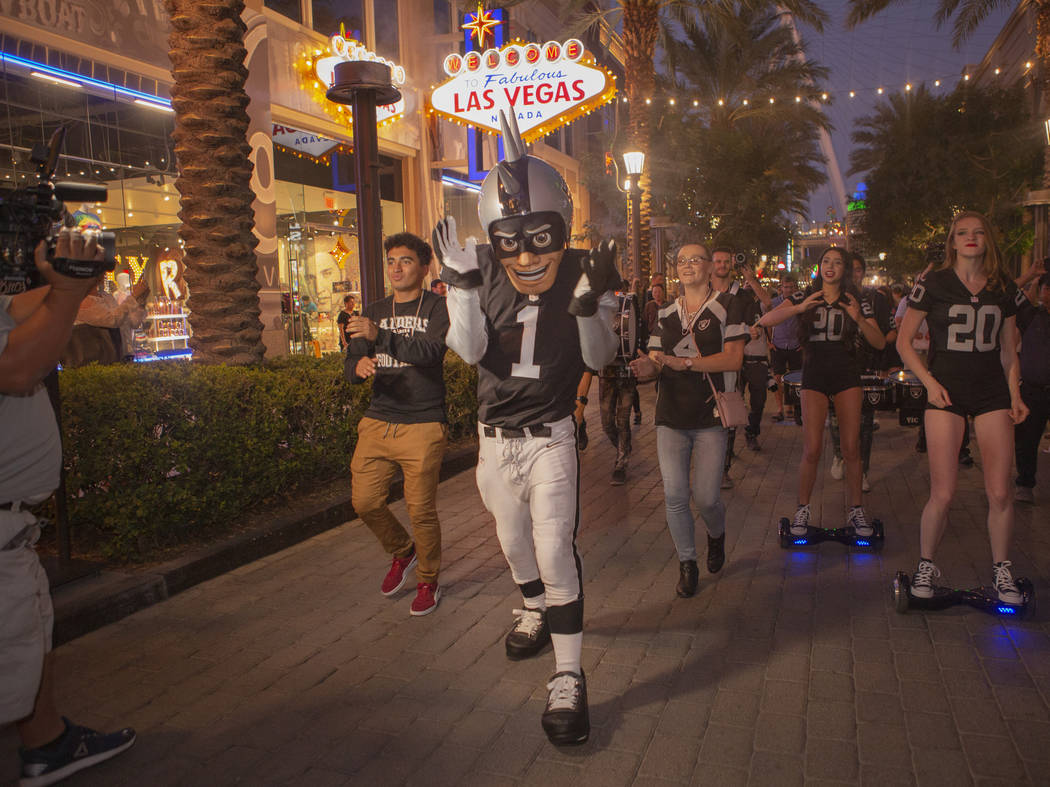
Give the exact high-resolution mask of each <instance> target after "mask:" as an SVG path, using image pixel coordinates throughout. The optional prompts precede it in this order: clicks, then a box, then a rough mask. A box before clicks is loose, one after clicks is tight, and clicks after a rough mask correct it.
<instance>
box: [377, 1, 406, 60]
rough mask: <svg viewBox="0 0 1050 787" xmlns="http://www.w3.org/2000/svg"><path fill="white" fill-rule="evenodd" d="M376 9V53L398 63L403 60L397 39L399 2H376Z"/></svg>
mask: <svg viewBox="0 0 1050 787" xmlns="http://www.w3.org/2000/svg"><path fill="white" fill-rule="evenodd" d="M373 2H374V0H373ZM375 10H376V13H375V28H376V54H377V55H380V56H382V57H385V58H389V59H390V60H393V61H394V62H395V63H397V62H399V61H400V60H401V47H400V46H399V45H398V40H397V2H396V0H395V1H393V2H381V3H376V9H375Z"/></svg>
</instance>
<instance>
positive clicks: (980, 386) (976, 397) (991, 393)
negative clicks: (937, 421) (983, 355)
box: [926, 367, 1010, 418]
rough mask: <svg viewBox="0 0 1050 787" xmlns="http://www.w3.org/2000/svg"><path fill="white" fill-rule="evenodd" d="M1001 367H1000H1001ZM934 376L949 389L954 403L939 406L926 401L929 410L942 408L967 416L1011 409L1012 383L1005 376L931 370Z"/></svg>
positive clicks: (949, 394) (947, 411) (950, 397)
mask: <svg viewBox="0 0 1050 787" xmlns="http://www.w3.org/2000/svg"><path fill="white" fill-rule="evenodd" d="M1001 368H1002V367H1000V369H1001ZM931 373H932V374H933V376H934V379H936V380H937V382H939V383H940V384H941V385H943V386H944V388H945V390H947V391H948V398H949V399H951V400H952V403H951V404H950V405H948V406H947V407H937V406H935V405H932V404H930V403H929V402H926V409H927V410H943V411H944V412H946V413H955V414H956V415H959V416H962V417H963V418H966V417H968V416H970V417H974V418H976V417H977V416H978V415H984V414H985V413H991V412H994V411H996V410H1009V409H1010V386H1009V385H1007V384H1006V377H1005V375H1003V374H1002V372H1000V373H999V374H975V375H973V376H969V377H967V378H965V379H963V378H960V377H958V376H956V377H951V376H948V375H943V374H942V375H940V376H939V375H938V374H937V373H936V372H933V371H932V370H931Z"/></svg>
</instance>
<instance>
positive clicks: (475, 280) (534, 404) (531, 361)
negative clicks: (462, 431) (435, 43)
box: [434, 112, 619, 744]
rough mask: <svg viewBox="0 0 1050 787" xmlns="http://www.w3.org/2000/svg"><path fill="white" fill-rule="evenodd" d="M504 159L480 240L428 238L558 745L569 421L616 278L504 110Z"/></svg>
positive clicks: (568, 543) (524, 636) (573, 455)
mask: <svg viewBox="0 0 1050 787" xmlns="http://www.w3.org/2000/svg"><path fill="white" fill-rule="evenodd" d="M500 123H501V126H502V130H503V143H504V146H505V150H506V151H507V155H506V160H504V161H501V162H500V163H499V164H498V165H497V166H496V167H494V168H493V169H492V170H491V171H490V172H489V173H488V175H487V176H486V177H485V180H484V182H483V183H482V186H481V194H480V196H479V201H478V216H479V218H480V219H481V226H482V227H484V228H485V229H486V231H487V233H488V237H489V241H490V244H489V245H483V246H476V244H475V241H474V239H473V238H471V239H468V240H467V243H466V246H465V247H463V246H461V245H460V242H459V240H458V238H457V237H456V224H455V221H454V220H453V219H452V218H447V219H444V220H443V221H442V222H440V223H439V224H438V227H437V229H436V230H435V232H434V235H435V247H436V248H437V250H438V253H439V255H440V257H441V259H442V262H443V263H444V264H443V267H442V274H441V275H442V279H444V280H445V281H446V282H447V283H448V284H449V290H448V311H449V320H450V327H449V333H448V339H447V341H448V346H449V347H451V348H452V349H453V350H454V351H455V352H457V353H458V354H459V355H460V357H461V358H463V360H465V361H466V362H467V363H470V364H477V365H478V421H479V423H478V428H479V431H480V439H479V442H480V447H479V455H478V469H477V478H478V489H479V490H480V492H481V498H482V501H483V502H484V503H485V507H486V508H487V509H488V510H489V511H490V512H491V513H492V515H493V516H494V517H495V519H496V534H497V535H498V537H499V540H500V545H501V546H502V547H503V554H504V556H505V557H506V558H507V563H508V564H510V570H511V574H512V575H513V577H514V581H515V582H516V583H517V584H518V587H519V588H520V589H521V594H522V597H523V599H524V601H523V604H522V609H520V610H515V611H514V614H515V615H516V616H517V620H516V621H515V624H514V627H513V628H512V630H511V631H510V633H509V634H508V635H507V638H506V649H507V656H508V657H510V658H512V659H520V658H525V657H528V656H532V655H535V654H536V653H538V652H539V651H540V650H541V649H542V648H543V647H544V645H545V644H546V642H547V640H548V639H549V640H551V641H552V643H553V645H554V658H555V662H556V670H555V673H554V676H553V677H552V678H551V679H550V681H549V682H548V683H547V689H548V691H549V694H548V699H547V707H546V710H545V711H544V713H543V729H544V730H545V731H546V733H547V737H548V738H549V739H550V741H551V742H552V743H555V744H575V743H582V742H584V741H585V740H587V737H588V735H589V734H590V718H589V715H588V709H587V684H586V681H585V679H584V675H583V668H582V666H581V647H582V639H583V584H582V567H581V564H580V557H579V555H578V553H577V551H576V531H577V529H578V527H579V515H580V511H579V457H578V454H577V450H576V434H575V427H574V423H573V418H572V414H573V410H574V407H575V400H576V391H577V384H578V383H579V381H580V377H581V375H582V374H583V372H584V369H585V368H586V367H590V368H592V369H600V368H602V367H603V366H605V365H606V364H608V363H610V362H611V361H612V359H613V357H614V356H615V354H616V349H617V339H616V335H615V334H614V333H613V330H612V324H613V313H614V312H615V309H616V300H615V298H614V297H613V296H612V294H611V293H609V292H608V290H609V288H610V287H611V286H613V285H614V284H615V283H616V282H618V281H619V275H618V274H617V272H616V266H615V258H616V254H615V247H614V246H613V245H612V244H603V245H602V246H601V247H600V248H599V249H597V250H594V251H591V252H589V253H588V252H585V251H580V250H578V249H569V248H566V246H567V241H568V238H569V229H570V227H571V226H572V200H571V198H570V197H569V191H568V188H567V186H566V184H565V181H564V180H563V179H562V178H561V176H560V175H559V174H558V173H557V172H556V171H555V170H554V168H553V167H551V166H550V165H548V164H546V163H544V162H543V161H540V160H539V159H537V158H533V157H532V156H528V155H526V153H525V145H524V143H523V142H522V141H521V138H520V136H519V135H518V131H517V122H516V120H515V118H514V116H513V113H512V114H511V116H510V118H509V123H508V119H507V118H506V117H504V115H503V113H502V112H501V113H500Z"/></svg>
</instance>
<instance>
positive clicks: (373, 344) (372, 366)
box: [346, 232, 448, 615]
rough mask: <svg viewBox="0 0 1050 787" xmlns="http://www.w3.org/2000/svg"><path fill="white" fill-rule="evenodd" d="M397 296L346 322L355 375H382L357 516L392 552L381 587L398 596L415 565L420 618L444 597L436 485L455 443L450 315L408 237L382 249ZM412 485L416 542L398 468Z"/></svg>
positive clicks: (358, 462) (357, 460) (421, 245)
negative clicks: (448, 401) (396, 511)
mask: <svg viewBox="0 0 1050 787" xmlns="http://www.w3.org/2000/svg"><path fill="white" fill-rule="evenodd" d="M383 247H384V249H385V250H386V255H387V256H386V273H387V278H388V279H389V280H390V283H391V285H392V286H393V289H394V294H393V295H391V296H388V297H386V298H383V299H382V300H379V301H375V302H374V303H371V304H369V305H368V306H366V307H365V308H364V313H363V314H362V315H361V316H360V317H351V318H350V320H349V322H348V324H347V330H346V333H347V336H349V337H350V344H349V345H348V347H347V352H346V378H347V379H348V380H349V381H350V382H351V383H360V382H364V381H365V380H366V379H367V378H369V377H373V376H374V377H375V382H374V383H373V387H372V403H371V405H370V406H369V408H368V410H367V411H366V412H365V415H364V417H363V418H362V419H361V422H360V423H359V424H358V427H357V446H356V447H355V449H354V458H353V460H352V462H351V464H350V471H351V474H352V478H351V484H352V491H351V500H352V502H353V506H354V510H355V511H356V512H357V515H358V516H360V517H361V519H362V520H363V521H364V523H365V524H366V525H368V527H369V528H370V529H371V530H372V532H373V533H375V535H376V538H378V539H379V542H380V543H381V544H382V545H383V548H384V549H385V550H386V551H387V553H388V554H391V555H393V563H392V565H391V567H390V571H389V572H388V573H387V575H386V578H385V579H384V580H383V584H382V586H381V588H380V590H381V591H382V593H383V595H384V596H393V595H395V594H396V593H397V592H398V591H399V590H401V588H402V587H404V585H405V583H406V582H407V581H408V571H409V569H411V568H412V567H413V566H416V574H417V577H418V584H417V585H416V598H415V600H414V601H413V602H412V609H411V612H412V614H413V615H426V614H429V613H430V612H433V611H434V609H435V608H436V607H437V604H438V601H439V600H440V598H441V590H440V588H439V587H438V571H439V569H440V565H441V529H440V526H439V524H438V517H437V499H436V498H437V485H438V474H439V471H440V469H441V459H442V457H443V456H444V454H445V444H446V442H447V441H448V423H447V419H446V417H445V382H444V377H443V373H442V365H443V360H444V357H445V334H446V333H447V332H448V310H447V308H446V306H445V299H444V298H441V297H440V296H438V295H435V294H434V293H432V292H430V291H429V290H424V289H423V279H424V277H425V276H426V274H427V271H428V270H429V269H430V260H431V257H432V256H433V255H432V252H431V250H430V245H429V244H428V243H426V241H424V240H422V239H421V238H418V237H416V236H415V235H412V234H410V233H407V232H403V233H399V234H397V235H391V236H390V237H389V238H387V239H386V241H385V242H384V244H383ZM398 467H400V468H401V472H402V474H403V475H404V479H405V503H406V504H407V506H408V515H409V517H410V519H411V520H412V530H413V532H414V534H415V540H414V541H413V538H412V537H411V536H409V534H408V533H407V532H406V531H405V528H404V527H403V526H402V525H401V523H400V522H399V521H398V520H397V517H395V516H394V515H393V513H391V511H390V509H389V508H388V507H387V504H386V500H387V494H388V493H389V491H390V483H391V481H392V480H393V477H394V473H395V471H396V469H397V468H398Z"/></svg>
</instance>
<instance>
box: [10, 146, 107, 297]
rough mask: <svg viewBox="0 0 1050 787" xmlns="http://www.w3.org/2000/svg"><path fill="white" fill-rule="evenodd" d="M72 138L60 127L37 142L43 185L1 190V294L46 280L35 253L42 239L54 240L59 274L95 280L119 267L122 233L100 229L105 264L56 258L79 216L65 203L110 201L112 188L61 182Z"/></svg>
mask: <svg viewBox="0 0 1050 787" xmlns="http://www.w3.org/2000/svg"><path fill="white" fill-rule="evenodd" d="M65 138H66V129H65V128H64V127H60V128H59V129H57V130H56V131H55V133H54V134H52V135H51V140H50V141H49V142H48V144H47V145H46V146H45V145H35V146H34V147H33V151H32V153H31V154H30V160H31V161H32V162H33V163H34V164H36V165H37V183H36V184H35V185H31V186H23V187H22V188H15V189H9V188H0V295H16V294H18V293H20V292H24V291H26V290H30V289H33V288H34V287H39V286H40V285H42V284H46V282H45V281H43V280H42V278H41V276H40V272H39V271H38V270H37V267H36V263H35V262H34V258H33V253H34V249H36V247H37V244H39V243H40V241H46V242H47V244H48V259H49V260H50V261H51V266H52V267H53V268H54V269H55V271H56V272H58V273H60V274H62V275H63V276H69V277H71V278H75V279H92V278H94V277H96V276H99V275H101V274H102V273H104V272H106V271H111V270H113V268H114V267H115V266H116V236H115V235H114V234H113V233H112V232H100V233H99V236H98V242H99V245H100V246H102V248H103V253H104V257H103V260H102V261H101V262H96V261H94V260H71V259H67V258H65V257H55V256H54V252H55V241H56V240H57V238H58V233H59V230H61V229H62V227H63V226H66V227H72V226H73V217H72V215H70V213H69V212H68V211H67V210H66V209H65V205H64V204H63V203H65V202H105V201H106V198H107V193H106V187H105V186H98V185H95V184H92V183H57V184H56V183H55V181H54V178H55V167H56V166H57V164H58V156H59V153H60V152H61V150H62V143H63V142H64V141H65Z"/></svg>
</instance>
